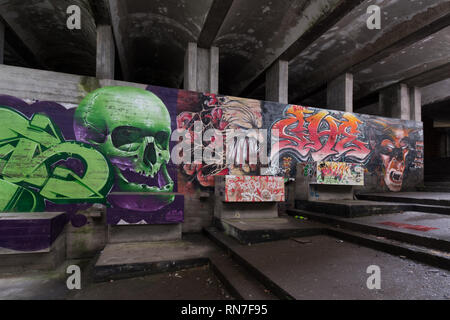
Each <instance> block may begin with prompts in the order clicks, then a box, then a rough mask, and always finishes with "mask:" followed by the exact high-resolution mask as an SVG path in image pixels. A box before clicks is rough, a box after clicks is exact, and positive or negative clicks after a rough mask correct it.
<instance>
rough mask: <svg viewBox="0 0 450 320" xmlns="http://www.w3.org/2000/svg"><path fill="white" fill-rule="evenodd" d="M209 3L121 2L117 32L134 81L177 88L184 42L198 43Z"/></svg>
mask: <svg viewBox="0 0 450 320" xmlns="http://www.w3.org/2000/svg"><path fill="white" fill-rule="evenodd" d="M116 2H118V3H119V4H120V3H122V2H123V1H116ZM212 2H213V1H212V0H199V1H184V2H180V1H177V0H169V1H148V0H138V1H126V2H124V8H119V9H118V10H117V13H118V25H119V27H120V28H119V31H118V32H117V35H119V36H120V39H121V40H122V41H123V40H126V41H127V42H128V46H127V47H126V48H125V50H124V52H123V55H124V56H126V59H127V60H128V61H129V69H130V74H131V76H132V77H133V80H134V81H140V82H145V83H151V84H157V85H160V86H167V87H175V88H177V87H179V85H180V84H181V81H182V79H183V61H184V54H185V51H186V48H187V45H188V43H189V42H197V39H198V37H199V35H200V32H201V30H202V27H203V24H204V23H205V19H206V16H207V14H208V12H209V9H210V7H211V4H212ZM124 20H127V22H126V23H125V21H124ZM117 35H116V42H118V41H117V40H119V39H118V38H117ZM127 49H129V50H128V51H127Z"/></svg>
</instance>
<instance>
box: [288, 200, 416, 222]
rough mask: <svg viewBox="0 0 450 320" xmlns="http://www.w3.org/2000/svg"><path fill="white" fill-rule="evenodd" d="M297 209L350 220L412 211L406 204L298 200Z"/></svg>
mask: <svg viewBox="0 0 450 320" xmlns="http://www.w3.org/2000/svg"><path fill="white" fill-rule="evenodd" d="M295 208H297V209H300V210H306V211H314V212H321V213H327V214H329V215H335V216H340V217H349V218H350V217H362V216H369V215H372V214H382V213H395V212H401V211H406V210H409V209H410V207H409V206H408V205H404V204H398V203H386V202H376V201H362V200H329V201H307V200H296V201H295Z"/></svg>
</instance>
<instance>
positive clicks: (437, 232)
mask: <svg viewBox="0 0 450 320" xmlns="http://www.w3.org/2000/svg"><path fill="white" fill-rule="evenodd" d="M349 220H351V221H352V222H357V223H361V224H363V225H371V226H376V227H379V228H385V229H389V230H394V231H398V232H403V233H410V234H415V235H418V236H422V237H433V238H436V239H441V240H444V241H448V242H450V215H443V214H437V213H424V212H414V211H407V212H402V213H394V214H382V215H374V216H368V217H360V218H351V219H349ZM382 222H398V223H405V224H410V225H419V226H426V227H431V228H437V229H434V230H428V231H420V230H413V229H406V228H398V227H394V226H387V225H384V224H381V223H382Z"/></svg>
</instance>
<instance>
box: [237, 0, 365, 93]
mask: <svg viewBox="0 0 450 320" xmlns="http://www.w3.org/2000/svg"><path fill="white" fill-rule="evenodd" d="M363 1H364V0H353V1H349V0H340V1H339V2H338V3H337V4H336V5H335V6H334V8H333V9H332V10H331V11H330V12H329V13H328V14H326V15H322V16H321V18H320V19H318V20H317V21H316V22H315V23H314V24H313V25H312V26H311V27H310V28H309V29H308V30H306V31H305V32H304V33H303V34H302V35H301V36H300V37H299V38H298V39H297V40H296V41H294V42H293V43H292V44H291V45H290V46H289V47H288V48H287V49H286V50H285V51H284V52H282V53H281V54H280V55H279V56H278V57H274V58H273V59H272V61H271V63H269V64H267V65H266V66H265V67H264V68H263V69H261V70H260V71H259V72H258V73H257V74H255V75H254V77H253V78H251V79H250V80H248V81H246V82H244V85H242V86H240V87H238V88H236V94H239V95H241V96H246V95H248V94H249V93H251V92H252V91H253V90H254V89H255V88H258V87H259V86H260V85H261V84H262V83H263V82H264V81H265V73H266V72H267V70H269V68H270V67H271V66H272V64H273V63H274V62H275V61H277V60H284V61H291V60H292V59H293V58H295V57H296V56H297V55H299V54H300V53H301V52H302V51H303V50H305V49H306V48H307V47H309V46H310V45H311V44H312V43H313V42H314V41H316V40H317V39H319V38H320V37H321V36H322V35H323V34H324V33H325V32H327V31H328V30H329V29H330V28H331V27H333V26H334V25H335V24H336V23H337V22H339V20H341V19H342V18H343V17H345V16H346V15H347V14H348V13H349V12H351V11H352V10H353V9H354V8H355V7H356V6H358V5H359V4H361V3H362V2H363Z"/></svg>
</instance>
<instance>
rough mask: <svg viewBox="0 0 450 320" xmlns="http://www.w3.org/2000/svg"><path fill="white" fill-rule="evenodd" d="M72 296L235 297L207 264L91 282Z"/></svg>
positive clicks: (89, 297) (71, 298)
mask: <svg viewBox="0 0 450 320" xmlns="http://www.w3.org/2000/svg"><path fill="white" fill-rule="evenodd" d="M68 299H69V300H233V297H232V296H231V294H230V293H228V292H227V290H226V289H225V288H224V287H223V284H222V283H221V282H220V281H219V280H218V279H217V277H216V276H215V275H214V274H213V272H212V271H211V270H209V269H208V267H207V266H204V267H198V268H192V269H186V270H180V271H176V272H166V273H160V274H154V275H148V276H145V277H138V278H133V279H123V280H119V281H113V282H104V283H92V284H91V283H90V284H88V285H87V286H86V288H85V289H83V290H82V291H79V292H76V293H75V294H74V295H71V296H69V297H68Z"/></svg>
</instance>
